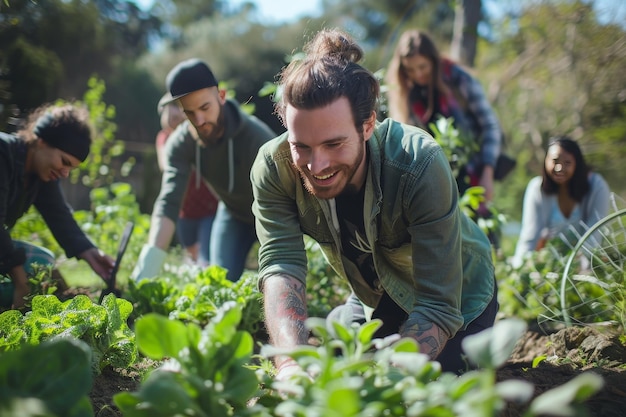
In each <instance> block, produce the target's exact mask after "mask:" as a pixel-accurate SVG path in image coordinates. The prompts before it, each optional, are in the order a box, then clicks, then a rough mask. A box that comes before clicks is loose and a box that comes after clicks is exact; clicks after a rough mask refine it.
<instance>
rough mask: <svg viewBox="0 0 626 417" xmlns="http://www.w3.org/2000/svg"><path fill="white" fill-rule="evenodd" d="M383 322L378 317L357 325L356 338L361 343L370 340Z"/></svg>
mask: <svg viewBox="0 0 626 417" xmlns="http://www.w3.org/2000/svg"><path fill="white" fill-rule="evenodd" d="M382 324H383V322H382V320H379V319H374V320H370V321H368V322H367V323H365V324H363V325H362V326H361V327H359V333H358V339H359V342H361V343H362V344H363V345H366V344H368V343H370V342H371V341H372V337H374V333H376V330H378V329H379V328H380V326H382Z"/></svg>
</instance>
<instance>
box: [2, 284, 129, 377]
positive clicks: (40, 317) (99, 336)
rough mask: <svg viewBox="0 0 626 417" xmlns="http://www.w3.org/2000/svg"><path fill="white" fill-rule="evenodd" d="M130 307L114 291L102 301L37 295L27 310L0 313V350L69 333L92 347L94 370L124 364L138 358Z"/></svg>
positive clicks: (82, 297)
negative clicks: (100, 303) (60, 299)
mask: <svg viewBox="0 0 626 417" xmlns="http://www.w3.org/2000/svg"><path fill="white" fill-rule="evenodd" d="M131 311H132V305H131V304H130V303H129V302H128V301H126V300H123V299H120V298H116V297H115V296H114V295H113V294H109V295H107V296H106V297H104V299H103V301H102V305H99V304H95V303H94V302H92V301H91V299H89V297H87V296H86V295H77V296H76V297H74V298H73V299H71V300H67V301H65V302H61V301H59V299H58V298H57V297H55V296H53V295H48V296H43V295H38V296H35V297H34V298H33V300H32V310H31V311H29V312H27V313H26V314H24V315H22V314H21V313H20V312H19V311H16V310H9V311H5V312H4V313H2V314H0V352H5V351H12V350H19V349H22V348H23V347H24V345H38V344H40V343H43V342H45V341H47V340H51V339H55V338H65V337H70V336H71V337H74V338H76V339H79V340H82V341H83V342H85V343H86V344H87V345H88V346H89V347H90V348H91V350H92V359H93V363H92V368H93V371H94V374H96V375H97V374H99V373H100V372H101V370H102V369H103V368H104V367H105V366H111V367H116V368H123V367H126V366H129V365H131V364H132V363H134V362H135V361H136V359H137V345H136V343H135V335H134V333H133V332H132V331H131V330H130V328H129V327H128V325H127V324H126V319H127V318H128V316H129V315H130V313H131Z"/></svg>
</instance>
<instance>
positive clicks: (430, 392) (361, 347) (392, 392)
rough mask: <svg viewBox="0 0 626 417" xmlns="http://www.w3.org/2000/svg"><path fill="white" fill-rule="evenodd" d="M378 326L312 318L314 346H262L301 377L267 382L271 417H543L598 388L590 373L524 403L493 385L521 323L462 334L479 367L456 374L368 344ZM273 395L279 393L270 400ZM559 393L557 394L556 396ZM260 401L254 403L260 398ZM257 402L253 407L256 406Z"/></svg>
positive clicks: (527, 387)
mask: <svg viewBox="0 0 626 417" xmlns="http://www.w3.org/2000/svg"><path fill="white" fill-rule="evenodd" d="M379 325H380V322H379V321H378V320H374V321H371V322H368V323H365V324H364V325H362V326H351V327H349V328H347V327H344V326H343V325H341V324H339V323H336V322H333V323H330V324H329V323H326V322H325V321H324V320H320V319H309V320H308V321H307V326H308V327H309V328H311V330H312V332H313V333H314V334H315V335H316V337H318V338H319V340H320V342H321V343H320V346H317V347H315V346H299V347H296V348H294V349H276V348H274V347H271V346H264V347H263V349H262V351H261V354H262V355H264V356H274V355H287V356H289V357H291V358H293V359H294V360H295V361H296V362H297V363H298V365H299V366H300V368H301V369H302V372H300V373H296V374H294V375H293V376H292V377H291V378H290V379H289V380H287V381H279V382H278V381H275V382H274V383H273V384H272V385H271V388H272V390H273V391H272V390H270V391H269V392H268V394H267V395H270V396H271V395H279V397H280V398H283V400H282V401H280V402H278V403H277V405H276V407H275V408H274V410H273V411H272V412H271V414H272V415H277V416H299V417H309V416H310V417H313V416H362V415H367V416H411V417H413V416H435V415H440V416H454V415H463V416H476V417H483V416H490V415H494V416H495V415H498V414H499V413H500V412H502V411H503V410H504V407H505V406H506V404H507V403H513V402H514V403H519V404H527V405H528V409H527V411H526V413H525V414H524V416H525V417H530V416H538V415H542V414H544V413H545V410H547V409H548V407H549V406H550V401H554V402H555V404H558V406H556V407H551V408H550V411H552V412H554V410H555V409H557V407H561V409H562V410H565V412H564V413H562V414H559V415H562V416H574V415H576V414H575V412H574V411H573V410H575V409H576V408H580V407H579V404H580V403H581V402H582V401H584V400H585V399H587V398H589V396H591V395H593V393H595V392H597V391H598V390H599V389H600V387H601V386H602V379H601V378H600V377H599V376H597V375H585V376H584V377H582V378H576V379H574V380H573V381H571V382H570V383H569V385H568V386H567V387H565V388H561V387H559V388H558V389H556V390H552V391H547V392H546V393H544V394H542V395H541V396H539V397H537V398H536V399H534V400H532V401H531V399H532V396H533V390H534V387H533V386H532V384H530V383H527V382H524V381H517V380H507V381H502V382H496V369H497V368H499V367H500V366H502V365H503V364H504V363H505V362H506V360H507V359H508V358H509V356H510V354H511V352H512V351H513V349H514V347H515V344H516V343H517V341H518V340H519V338H520V337H521V335H522V334H523V333H524V331H525V330H526V324H525V322H523V321H521V320H503V321H499V322H497V323H496V325H495V326H494V327H493V328H490V329H487V330H485V331H483V332H481V333H478V334H476V335H472V336H468V337H467V338H466V339H465V340H464V342H463V347H464V350H465V352H466V354H467V357H468V359H469V360H470V361H471V362H472V363H474V364H477V365H479V366H480V369H479V370H474V371H469V372H466V373H464V374H463V375H461V376H457V375H455V374H450V373H442V372H441V366H440V365H439V363H438V362H433V361H430V360H429V358H428V356H426V355H423V354H420V353H419V352H418V349H417V344H416V343H415V341H413V340H412V339H399V338H398V337H393V336H392V337H389V338H386V339H376V340H371V337H372V335H373V334H374V332H375V331H376V329H377V328H378V326H379ZM276 393H280V394H276ZM564 393H565V394H564ZM261 400H262V399H261ZM261 400H260V401H261Z"/></svg>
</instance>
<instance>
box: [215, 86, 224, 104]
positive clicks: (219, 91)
mask: <svg viewBox="0 0 626 417" xmlns="http://www.w3.org/2000/svg"><path fill="white" fill-rule="evenodd" d="M217 94H218V97H219V98H220V103H221V104H224V103H226V90H225V89H223V88H219V89H218V90H217Z"/></svg>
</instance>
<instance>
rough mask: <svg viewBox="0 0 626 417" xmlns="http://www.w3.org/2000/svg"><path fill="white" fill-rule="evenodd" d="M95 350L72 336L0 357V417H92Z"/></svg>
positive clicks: (5, 353) (26, 347) (7, 353)
mask: <svg viewBox="0 0 626 417" xmlns="http://www.w3.org/2000/svg"><path fill="white" fill-rule="evenodd" d="M90 368H91V350H90V349H89V347H88V346H87V345H86V344H85V343H84V342H81V341H79V340H76V339H74V338H71V337H66V338H57V339H54V340H49V341H46V342H43V343H41V344H39V345H34V346H23V347H22V348H21V349H19V350H15V351H11V352H4V353H2V354H0V415H2V416H7V417H9V416H20V417H31V416H32V417H35V416H38V417H39V416H50V417H91V416H93V410H92V407H91V403H90V402H89V397H88V394H89V391H90V390H91V385H92V380H93V375H92V372H91V369H90Z"/></svg>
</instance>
